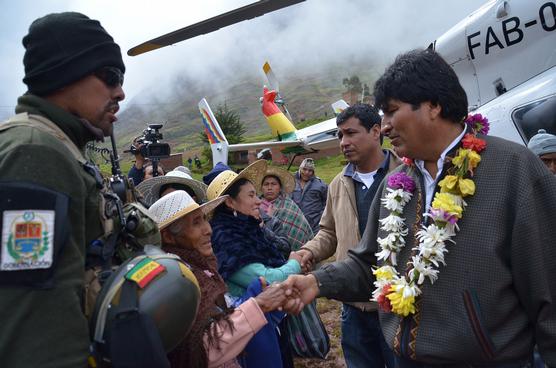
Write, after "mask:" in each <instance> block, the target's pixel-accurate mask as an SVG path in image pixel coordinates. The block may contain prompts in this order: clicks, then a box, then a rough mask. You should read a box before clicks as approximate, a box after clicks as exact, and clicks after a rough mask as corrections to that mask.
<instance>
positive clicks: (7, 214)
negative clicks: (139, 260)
mask: <svg viewBox="0 0 556 368" xmlns="http://www.w3.org/2000/svg"><path fill="white" fill-rule="evenodd" d="M68 34H69V35H70V37H68ZM23 46H24V47H25V55H24V58H23V64H24V66H25V77H24V78H23V82H24V83H25V84H26V85H27V88H28V91H27V92H26V93H25V94H24V95H23V96H21V97H20V98H19V99H18V104H17V107H16V113H17V115H15V116H14V117H12V118H11V119H9V120H8V121H6V122H4V123H1V124H0V170H1V172H2V178H1V181H0V198H1V199H0V212H1V213H2V216H0V219H1V221H2V222H1V227H2V241H1V248H2V249H1V261H0V323H1V325H2V328H1V330H0V346H1V349H0V362H2V366H6V367H84V366H86V362H87V352H88V345H89V330H88V327H87V319H86V317H85V315H84V314H83V309H82V299H83V284H84V271H85V270H84V268H85V253H86V247H87V246H88V245H89V244H90V243H91V242H92V241H93V240H95V239H97V238H98V237H100V236H101V235H103V228H102V223H101V218H100V215H99V213H100V212H99V198H100V194H99V193H100V187H101V186H102V178H101V176H100V173H99V171H98V169H97V168H96V166H94V165H93V164H91V163H89V162H87V160H86V159H85V158H84V156H83V152H84V147H85V144H86V143H87V142H88V141H91V140H103V137H105V136H109V135H111V133H112V124H113V123H114V122H115V121H116V120H117V119H116V116H115V114H116V112H117V111H118V109H119V105H118V103H119V102H120V101H122V100H123V99H124V97H125V95H124V92H123V90H122V83H123V77H124V72H125V66H124V63H123V60H122V55H121V52H120V47H119V46H118V45H117V44H116V43H115V42H114V40H113V39H112V37H111V36H110V35H109V34H108V33H107V32H106V31H105V29H104V28H103V27H102V26H101V25H100V23H99V22H98V21H96V20H93V19H90V18H88V17H87V16H85V15H83V14H80V13H73V12H68V13H57V14H49V15H46V16H44V17H42V18H39V19H37V20H35V21H34V22H33V23H32V24H31V26H30V28H29V33H28V34H27V35H26V36H25V37H24V38H23Z"/></svg>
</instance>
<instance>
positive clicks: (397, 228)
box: [379, 214, 407, 236]
mask: <svg viewBox="0 0 556 368" xmlns="http://www.w3.org/2000/svg"><path fill="white" fill-rule="evenodd" d="M404 221H405V219H404V218H401V217H400V216H396V215H395V214H390V215H389V216H388V217H385V218H383V219H381V220H379V222H380V225H381V229H382V230H384V231H388V232H396V233H400V234H401V235H402V236H406V235H407V229H406V228H405V223H404Z"/></svg>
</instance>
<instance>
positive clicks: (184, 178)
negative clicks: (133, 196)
mask: <svg viewBox="0 0 556 368" xmlns="http://www.w3.org/2000/svg"><path fill="white" fill-rule="evenodd" d="M178 167H179V166H178ZM176 169H177V168H176ZM176 169H174V170H172V171H170V172H169V173H167V174H166V175H164V176H156V177H154V178H150V179H147V180H144V181H142V182H141V183H139V185H138V186H137V190H139V192H141V194H142V195H143V197H144V198H145V202H147V205H149V206H150V205H152V204H153V203H154V202H155V201H156V200H158V199H159V198H160V188H162V187H163V186H164V185H166V184H181V185H185V186H186V187H189V188H191V190H193V192H194V193H195V196H196V197H197V201H198V202H199V203H202V202H204V201H206V199H207V186H206V185H205V184H204V183H201V182H200V181H198V180H195V179H193V178H192V177H191V175H189V174H187V173H185V172H183V171H181V170H176Z"/></svg>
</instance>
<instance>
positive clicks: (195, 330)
mask: <svg viewBox="0 0 556 368" xmlns="http://www.w3.org/2000/svg"><path fill="white" fill-rule="evenodd" d="M68 32H71V33H72V38H71V39H70V38H68V37H66V35H67V33H68ZM23 46H24V47H25V55H24V60H23V63H24V66H25V78H24V80H23V81H24V83H25V84H26V85H27V87H28V92H27V93H25V94H24V95H23V96H21V97H20V98H19V100H18V105H17V108H16V112H17V115H15V116H14V117H13V118H11V119H9V120H8V121H7V122H4V123H2V124H0V168H1V169H2V170H1V172H2V176H1V180H0V193H2V196H1V197H2V199H1V200H0V211H1V212H2V213H3V215H2V252H1V258H0V316H1V317H0V321H1V323H2V329H0V365H1V366H6V367H84V366H87V364H89V366H103V364H108V366H109V364H110V363H109V360H110V359H109V358H110V357H109V356H108V357H105V358H106V359H107V360H105V361H95V356H90V353H91V351H90V348H91V336H92V331H90V329H94V327H95V326H89V323H88V320H87V316H86V314H85V313H84V311H83V299H84V297H83V294H84V285H85V280H84V279H85V271H86V268H87V265H88V264H89V262H88V258H87V257H88V255H89V248H90V246H91V245H92V244H97V245H98V244H99V239H103V241H104V242H105V243H106V244H108V245H110V244H115V243H111V242H112V241H113V242H116V241H117V240H118V239H116V238H114V237H111V235H110V234H111V231H112V230H113V229H112V227H111V225H110V224H109V222H108V221H107V220H108V219H107V211H108V210H107V206H106V199H107V198H108V197H109V195H108V194H106V193H105V192H104V189H103V188H104V181H103V179H102V177H101V174H100V172H99V170H98V168H97V167H96V166H95V165H94V164H93V163H91V162H90V160H89V159H88V158H87V157H86V156H85V155H84V148H85V144H86V143H87V142H89V141H92V140H97V141H98V140H102V139H103V137H107V136H110V135H111V134H112V124H113V123H114V122H115V121H116V117H115V114H116V112H117V111H118V109H119V102H120V101H122V100H123V99H124V98H125V94H124V92H123V89H122V85H123V81H124V73H125V66H124V63H123V61H122V56H121V52H120V48H119V46H118V45H117V44H116V43H115V42H114V40H113V39H112V37H111V36H110V35H109V34H108V33H107V32H106V30H105V29H104V28H103V27H102V26H101V25H100V23H99V22H98V21H96V20H93V19H90V18H88V17H87V16H85V15H83V14H80V13H58V14H49V15H47V16H45V17H42V18H39V19H37V20H36V21H34V22H33V23H32V24H31V26H30V28H29V33H28V34H27V35H26V36H25V37H24V38H23ZM374 96H375V99H376V105H375V106H371V105H367V104H355V105H353V106H350V107H348V108H346V109H345V110H344V111H343V112H341V113H340V114H339V115H338V116H337V119H336V123H337V127H338V140H339V142H338V144H339V147H340V148H341V151H342V153H343V155H344V157H345V159H346V160H347V165H346V166H345V167H344V168H343V170H342V171H341V172H340V173H338V174H337V175H336V177H335V178H334V179H333V180H332V181H331V182H330V184H329V185H327V184H326V183H325V182H324V181H323V180H321V179H320V178H318V177H317V176H316V171H318V167H316V163H315V160H313V159H312V158H305V159H304V160H303V161H302V162H301V163H300V165H299V170H298V171H297V172H296V173H295V174H292V173H290V172H289V171H287V170H284V169H282V168H279V167H276V166H273V165H271V164H269V163H268V162H267V161H266V160H258V161H255V162H253V163H251V164H250V165H249V166H247V167H246V168H244V169H243V170H241V171H239V172H236V171H234V170H232V169H231V168H230V167H228V166H227V165H225V164H223V163H216V164H215V166H214V167H213V169H212V170H211V171H210V172H208V173H206V174H205V175H204V176H203V178H202V181H200V180H196V179H194V178H193V177H192V174H191V171H190V169H191V164H192V161H193V160H191V158H190V159H189V160H188V167H185V166H178V167H176V168H173V169H172V170H171V171H169V172H167V173H166V172H165V171H164V168H163V167H162V166H161V165H155V166H158V167H157V170H153V167H152V166H149V164H148V163H147V162H145V160H144V157H142V155H141V154H136V162H135V163H134V166H133V167H132V168H131V170H130V172H129V177H130V178H131V179H132V180H133V182H134V184H135V185H136V195H137V200H138V201H140V202H141V203H142V205H144V206H145V208H148V210H147V209H145V213H146V216H148V217H149V218H150V219H152V221H154V222H155V223H156V225H157V227H158V232H157V235H158V239H159V242H160V244H159V246H160V247H161V249H162V250H163V251H164V252H167V253H169V254H173V255H175V256H177V258H179V260H180V261H181V262H183V263H180V267H185V268H187V269H188V270H190V271H191V272H192V273H193V275H194V276H195V280H196V283H195V285H196V287H197V288H198V290H199V291H200V296H199V301H198V303H199V304H198V308H197V313H196V315H195V316H193V317H192V321H193V322H192V324H191V326H188V327H187V331H188V332H187V333H186V334H184V336H183V338H181V339H180V342H179V343H178V344H174V345H173V346H171V347H167V346H164V347H165V348H166V353H167V357H166V358H164V359H163V360H165V363H163V366H164V367H243V368H246V367H263V366H264V367H276V368H280V367H293V366H294V363H293V355H294V354H293V351H292V347H291V346H290V345H291V339H289V338H288V329H287V324H288V323H289V318H290V316H289V315H295V314H298V313H300V311H301V310H302V309H303V308H304V307H306V306H308V305H310V304H311V303H312V302H313V300H314V299H315V298H317V297H328V298H334V299H337V300H339V301H341V302H342V303H343V304H342V312H341V325H342V326H341V344H342V350H343V356H344V358H345V361H346V364H347V366H348V367H385V366H386V367H389V368H394V367H396V368H406V367H408V368H414V367H415V368H432V367H438V368H440V367H454V368H456V367H484V368H486V367H488V368H514V367H515V368H520V367H531V366H532V365H533V364H539V362H541V363H540V364H546V365H547V366H556V279H555V278H554V276H553V271H555V270H556V250H555V249H556V247H555V240H554V239H556V227H554V226H552V225H553V222H554V218H556V136H554V135H552V134H549V133H547V132H546V131H545V130H541V131H539V133H538V134H537V135H535V136H534V137H533V138H532V139H531V140H530V141H529V144H528V146H527V147H524V146H520V145H518V144H515V143H512V142H509V141H506V140H503V139H500V138H496V137H491V136H488V135H487V134H486V133H487V132H488V121H487V119H486V118H485V117H482V116H474V115H468V113H467V107H468V103H467V96H466V94H465V91H464V90H463V88H462V86H461V84H460V83H459V81H458V78H457V76H456V74H455V72H454V71H453V70H452V68H451V67H450V66H449V65H448V64H447V63H446V62H445V61H444V60H443V59H442V57H440V55H438V54H437V53H435V52H434V51H432V50H429V49H427V50H414V51H410V52H407V53H404V54H401V55H399V56H398V57H397V58H396V60H395V61H394V62H393V64H392V65H390V66H389V67H388V68H387V69H386V71H385V72H384V74H383V75H382V76H381V77H380V78H379V79H378V81H377V82H376V84H375V87H374ZM379 110H382V112H383V116H381V114H380V113H379ZM384 137H388V138H389V139H390V142H391V144H392V149H391V150H388V149H384V148H383V138H384ZM135 143H137V142H135ZM138 145H139V144H138ZM136 148H137V149H138V150H137V151H138V152H140V151H141V150H140V147H136ZM37 157H40V158H41V159H40V160H37V159H35V158H37ZM197 160H198V158H197V157H196V160H195V164H196V165H197ZM153 171H155V173H154V175H153ZM99 214H100V215H99ZM127 240H129V239H127ZM131 241H133V239H131ZM104 249H109V248H108V247H106V248H104ZM113 250H114V249H112V251H113ZM102 255H105V254H104V253H102ZM110 255H112V253H110ZM333 256H334V259H335V261H334V262H331V263H326V262H324V261H326V260H327V259H329V258H330V257H333ZM105 258H106V257H105ZM103 271H106V268H104V269H103ZM160 272H163V268H161V266H159V267H158V268H157V267H155V266H153V268H149V269H148V270H145V272H144V273H145V275H144V276H143V277H144V279H139V280H138V281H137V280H136V279H135V278H134V277H135V276H133V275H130V274H127V275H126V279H129V280H136V281H137V285H138V286H135V285H134V289H133V290H135V291H137V290H139V288H144V287H150V286H149V283H150V282H151V279H153V278H156V277H157V275H158V274H159V273H160ZM183 272H184V275H185V274H186V271H183ZM147 276H148V277H147ZM147 279H148V280H147ZM122 282H124V281H122ZM151 287H152V286H151ZM123 290H124V289H122V292H121V296H120V297H121V298H122V300H124V299H125V298H124V294H125V293H127V291H125V292H124V291H123ZM125 296H129V295H128V294H126V295H125ZM192 303H194V301H192ZM97 304H99V303H97ZM135 311H136V310H135ZM97 318H100V317H98V315H97ZM159 318H162V319H164V318H169V317H168V316H164V315H161V316H159ZM126 321H128V320H126ZM120 323H123V322H121V321H120ZM169 324H171V321H169ZM112 338H115V337H114V336H112ZM147 349H148V347H147ZM541 357H542V361H544V363H542V361H541V360H540V359H541ZM124 360H125V359H124ZM122 366H125V365H122Z"/></svg>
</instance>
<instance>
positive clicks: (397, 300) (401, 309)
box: [386, 287, 415, 317]
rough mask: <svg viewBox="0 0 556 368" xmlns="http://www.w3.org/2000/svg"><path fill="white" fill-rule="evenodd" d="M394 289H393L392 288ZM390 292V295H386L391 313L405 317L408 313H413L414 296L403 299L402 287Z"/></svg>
mask: <svg viewBox="0 0 556 368" xmlns="http://www.w3.org/2000/svg"><path fill="white" fill-rule="evenodd" d="M392 289H394V288H392ZM392 289H390V290H391V292H390V294H388V295H386V297H387V298H388V299H390V305H391V306H392V312H394V313H396V314H399V315H402V316H404V317H407V316H408V315H409V314H410V313H411V314H413V313H415V296H413V295H409V296H406V297H404V296H403V292H404V288H403V287H395V289H396V290H392Z"/></svg>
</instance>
